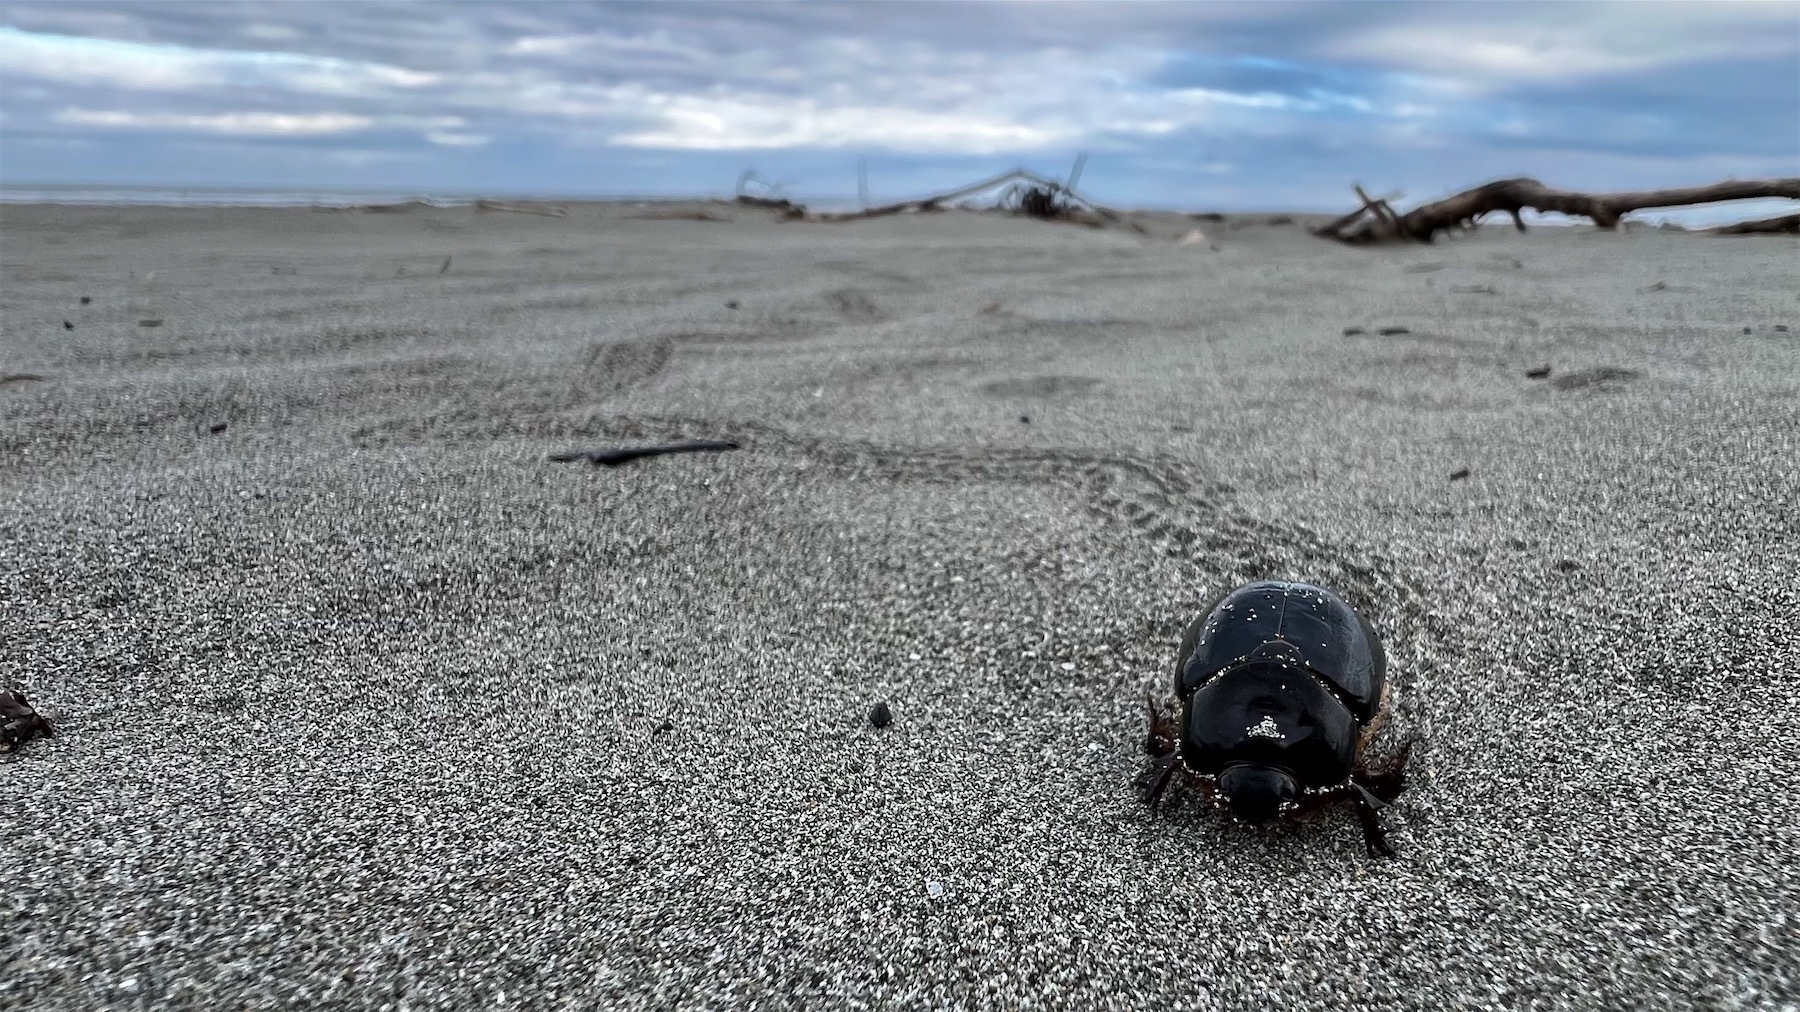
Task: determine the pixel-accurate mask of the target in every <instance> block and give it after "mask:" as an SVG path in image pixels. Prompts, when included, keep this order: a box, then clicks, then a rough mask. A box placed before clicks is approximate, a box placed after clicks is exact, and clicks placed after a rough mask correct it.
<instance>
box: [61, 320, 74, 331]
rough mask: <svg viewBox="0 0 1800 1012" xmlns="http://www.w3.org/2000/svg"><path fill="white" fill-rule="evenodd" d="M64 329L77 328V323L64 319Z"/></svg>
mask: <svg viewBox="0 0 1800 1012" xmlns="http://www.w3.org/2000/svg"><path fill="white" fill-rule="evenodd" d="M63 329H64V330H74V329H75V325H74V324H73V323H70V322H69V321H67V320H64V321H63Z"/></svg>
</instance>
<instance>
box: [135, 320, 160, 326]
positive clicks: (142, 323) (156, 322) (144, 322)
mask: <svg viewBox="0 0 1800 1012" xmlns="http://www.w3.org/2000/svg"><path fill="white" fill-rule="evenodd" d="M162 324H163V322H162V321H161V320H139V321H138V326H140V327H160V326H162Z"/></svg>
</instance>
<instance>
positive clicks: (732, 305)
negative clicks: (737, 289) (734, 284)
mask: <svg viewBox="0 0 1800 1012" xmlns="http://www.w3.org/2000/svg"><path fill="white" fill-rule="evenodd" d="M725 308H726V309H736V308H737V300H736V299H727V300H725Z"/></svg>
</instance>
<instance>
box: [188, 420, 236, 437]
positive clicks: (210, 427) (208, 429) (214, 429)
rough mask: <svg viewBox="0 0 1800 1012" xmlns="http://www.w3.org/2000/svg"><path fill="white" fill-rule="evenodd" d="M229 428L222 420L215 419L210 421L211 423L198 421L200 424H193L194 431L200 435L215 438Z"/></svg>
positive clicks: (227, 423)
mask: <svg viewBox="0 0 1800 1012" xmlns="http://www.w3.org/2000/svg"><path fill="white" fill-rule="evenodd" d="M230 427H231V423H230V422H228V421H226V420H225V419H223V418H215V419H212V420H211V421H200V422H195V423H194V431H195V432H197V433H199V434H201V435H214V436H216V435H218V434H219V433H221V432H224V431H225V430H226V429H228V428H230Z"/></svg>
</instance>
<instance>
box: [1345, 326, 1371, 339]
mask: <svg viewBox="0 0 1800 1012" xmlns="http://www.w3.org/2000/svg"><path fill="white" fill-rule="evenodd" d="M1367 333H1368V331H1366V330H1364V329H1362V328H1361V327H1345V328H1344V336H1345V337H1356V336H1358V335H1361V334H1367Z"/></svg>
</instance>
